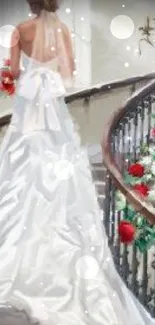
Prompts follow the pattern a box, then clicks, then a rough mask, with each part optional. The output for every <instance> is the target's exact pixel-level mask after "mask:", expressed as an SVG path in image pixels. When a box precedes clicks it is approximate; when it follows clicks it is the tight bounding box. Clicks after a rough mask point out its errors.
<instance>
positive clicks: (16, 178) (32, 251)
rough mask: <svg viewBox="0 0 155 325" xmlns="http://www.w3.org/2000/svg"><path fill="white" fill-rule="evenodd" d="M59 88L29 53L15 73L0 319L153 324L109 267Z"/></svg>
mask: <svg viewBox="0 0 155 325" xmlns="http://www.w3.org/2000/svg"><path fill="white" fill-rule="evenodd" d="M25 60H26V62H27V61H28V58H26V59H25ZM53 80H54V82H55V83H53V82H52V81H53ZM63 96H64V88H63V86H62V83H61V79H60V78H59V76H58V75H57V73H56V71H54V70H52V69H51V70H50V68H49V69H48V68H47V66H46V67H43V68H42V69H40V67H39V65H38V64H37V63H35V62H34V66H33V71H32V73H30V74H26V72H25V73H23V75H22V76H21V78H20V80H19V83H18V89H17V93H16V96H15V101H14V113H13V118H12V122H11V125H10V127H9V130H8V132H7V135H6V137H5V139H4V142H3V145H2V148H1V154H0V184H1V188H0V303H1V305H0V324H1V325H27V324H34V323H38V324H40V325H58V324H59V325H127V324H129V325H154V324H155V321H154V319H151V317H150V316H149V315H148V314H147V313H146V311H145V310H144V308H143V307H142V306H141V305H140V304H139V303H138V302H137V300H136V299H135V298H134V297H133V296H132V294H131V293H130V292H129V291H128V290H127V288H126V286H125V285H124V283H123V282H122V280H121V278H120V277H119V276H118V274H117V272H116V270H115V267H114V264H113V261H112V258H111V254H110V251H109V248H108V245H107V238H106V235H105V231H104V229H103V224H102V220H101V219H102V218H101V217H102V212H101V211H100V209H99V206H98V203H97V196H96V192H95V187H94V184H93V182H92V178H91V173H90V168H89V162H88V157H87V153H86V151H85V150H84V148H82V147H81V146H80V139H79V136H78V134H77V132H76V131H75V129H74V125H73V122H72V120H71V118H70V115H69V112H68V109H67V107H66V105H65V103H64V99H63ZM20 311H21V312H20ZM25 314H26V315H27V317H25V316H24V315H25ZM22 317H23V318H22Z"/></svg>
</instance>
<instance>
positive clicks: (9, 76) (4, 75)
mask: <svg viewBox="0 0 155 325" xmlns="http://www.w3.org/2000/svg"><path fill="white" fill-rule="evenodd" d="M1 78H2V79H4V80H5V79H6V80H7V79H8V80H9V81H10V83H11V82H13V80H14V79H13V75H12V73H11V72H10V71H9V70H2V71H1Z"/></svg>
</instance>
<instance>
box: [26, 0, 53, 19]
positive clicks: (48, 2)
mask: <svg viewBox="0 0 155 325" xmlns="http://www.w3.org/2000/svg"><path fill="white" fill-rule="evenodd" d="M27 2H28V3H29V6H30V8H31V11H32V13H33V14H37V15H38V16H39V15H40V13H41V11H42V10H47V11H50V12H55V11H56V10H57V9H58V7H59V6H58V0H27Z"/></svg>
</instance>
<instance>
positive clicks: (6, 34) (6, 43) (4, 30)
mask: <svg viewBox="0 0 155 325" xmlns="http://www.w3.org/2000/svg"><path fill="white" fill-rule="evenodd" d="M13 32H14V35H15V36H14V39H13V40H12V42H11V37H12V33H13ZM19 38H20V36H19V32H18V30H17V29H16V28H15V27H14V26H12V25H4V26H2V27H1V28H0V45H2V46H3V47H5V48H10V47H11V46H12V47H13V46H15V45H16V44H17V43H18V41H19Z"/></svg>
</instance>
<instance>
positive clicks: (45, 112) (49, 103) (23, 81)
mask: <svg viewBox="0 0 155 325" xmlns="http://www.w3.org/2000/svg"><path fill="white" fill-rule="evenodd" d="M17 95H18V96H19V97H22V98H24V99H25V104H26V107H25V112H24V116H23V118H24V121H23V124H24V125H23V127H24V129H26V130H27V129H30V130H33V129H40V128H41V129H42V128H45V119H46V120H47V123H48V127H49V128H50V129H53V130H60V123H59V118H58V116H57V113H56V108H57V99H58V98H60V97H62V96H64V95H65V88H64V85H63V81H62V79H61V76H60V74H59V73H58V72H55V71H52V70H51V69H49V67H36V68H32V69H31V70H30V71H27V72H25V73H24V74H23V75H22V76H21V78H20V80H19V84H18V90H17Z"/></svg>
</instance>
